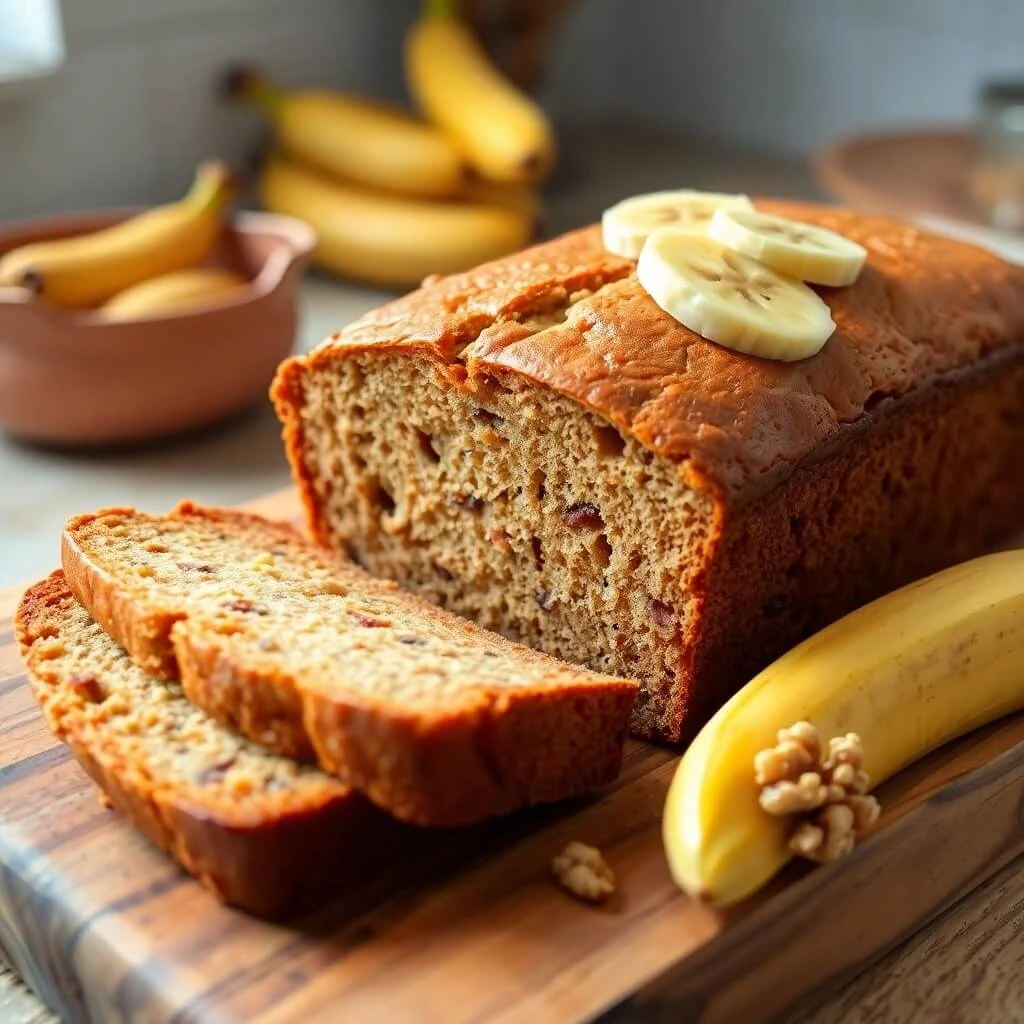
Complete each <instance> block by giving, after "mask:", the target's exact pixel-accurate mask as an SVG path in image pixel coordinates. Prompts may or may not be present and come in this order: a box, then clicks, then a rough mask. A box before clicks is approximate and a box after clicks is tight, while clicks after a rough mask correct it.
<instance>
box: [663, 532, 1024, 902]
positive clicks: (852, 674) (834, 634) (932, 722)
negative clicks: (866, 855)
mask: <svg viewBox="0 0 1024 1024" xmlns="http://www.w3.org/2000/svg"><path fill="white" fill-rule="evenodd" d="M1022 708H1024V550H1017V551H1007V552H1003V553H1000V554H995V555H988V556H986V557H984V558H978V559H975V560H974V561H970V562H965V563H964V564H962V565H958V566H955V567H954V568H952V569H947V570H945V571H944V572H940V573H937V574H936V575H934V576H929V577H928V578H926V579H923V580H920V581H918V582H916V583H912V584H911V585H910V586H907V587H903V588H902V589H901V590H897V591H894V592H893V593H891V594H888V595H887V596H885V597H882V598H880V599H879V600H877V601H875V602H873V603H872V604H869V605H866V606H865V607H863V608H861V609H860V610H859V611H856V612H853V613H852V614H851V615H848V616H846V618H844V619H840V620H839V621H838V622H836V623H834V624H833V625H831V626H829V627H828V628H826V629H824V630H822V631H821V632H820V633H818V634H816V635H815V636H813V637H811V638H810V639H809V640H806V641H805V642H804V643H802V644H800V645H799V646H797V647H795V648H794V649H793V650H792V651H790V652H789V653H788V654H785V655H783V656H782V657H781V658H780V659H779V660H778V661H776V662H775V663H774V664H772V665H770V666H769V667H768V668H766V669H765V670H764V671H763V672H761V673H760V674H759V675H758V676H756V677H755V678H754V679H753V680H752V681H751V682H750V683H749V684H748V685H747V686H746V687H744V688H743V689H742V690H741V691H740V692H739V693H738V694H737V695H736V696H735V697H733V698H732V700H730V701H729V703H728V704H726V705H725V706H724V707H723V708H722V709H721V710H720V711H719V712H718V713H717V714H716V715H715V716H714V718H712V719H711V721H710V722H709V723H708V724H707V725H706V726H705V727H704V729H703V730H702V731H701V732H700V733H699V734H698V736H697V738H696V740H695V741H694V742H693V744H692V745H691V746H690V748H689V749H688V750H687V751H686V753H685V754H684V755H683V758H682V761H681V762H680V765H679V768H678V769H677V771H676V775H675V778H674V779H673V782H672V785H671V788H670V789H669V794H668V800H667V803H666V805H665V818H664V840H665V848H666V852H667V854H668V860H669V864H670V867H671V869H672V874H673V876H674V878H675V880H676V882H677V883H678V884H679V886H680V887H681V888H683V889H684V890H686V891H687V892H688V893H690V894H692V895H694V896H696V897H699V898H701V899H704V900H708V901H710V902H711V903H714V904H718V905H727V904H730V903H735V902H737V901H738V900H741V899H743V898H744V897H746V896H749V895H750V894H751V893H753V892H755V891H756V890H757V889H759V888H760V887H761V886H763V885H764V884H765V883H766V882H767V881H768V880H769V879H770V878H771V877H772V876H773V875H774V874H775V873H776V872H777V871H778V870H779V869H780V868H781V867H782V866H783V865H784V864H785V863H786V861H787V860H788V859H789V857H790V852H789V850H788V848H787V845H786V843H787V827H788V825H787V821H786V819H782V818H777V817H772V816H771V815H769V814H767V813H766V812H765V811H763V810H762V809H761V807H760V805H759V803H758V788H757V786H756V785H755V782H754V757H755V755H756V754H757V753H758V752H759V751H761V750H765V749H768V748H770V747H772V746H773V745H774V744H775V737H776V732H777V731H778V730H779V729H781V728H788V727H789V726H791V725H793V724H794V723H795V722H798V721H801V720H806V721H809V722H810V723H811V724H812V725H814V726H815V727H816V728H817V729H818V732H819V734H820V735H821V736H823V737H832V736H841V735H843V734H845V733H849V732H855V733H857V734H859V735H860V737H861V739H862V741H863V745H864V769H865V770H866V771H867V773H868V774H869V776H870V778H871V781H872V783H873V784H876V783H879V782H882V781H883V780H885V779H887V778H889V777H890V776H892V775H894V774H895V773H896V772H898V771H899V770H900V769H901V768H903V767H904V766H906V765H908V764H910V763H911V762H912V761H916V760H917V759H918V758H921V757H923V756H924V755H925V754H927V753H929V752H930V751H932V750H934V749H935V748H937V747H939V746H941V745H942V744H944V743H947V742H949V741H950V740H952V739H955V738H956V737H957V736H960V735H962V734H964V733H966V732H969V731H970V730H972V729H977V728H979V727H980V726H982V725H985V724H986V723H988V722H991V721H993V720H995V719H997V718H1000V717H1001V716H1003V715H1007V714H1010V713H1011V712H1014V711H1019V710H1021V709H1022Z"/></svg>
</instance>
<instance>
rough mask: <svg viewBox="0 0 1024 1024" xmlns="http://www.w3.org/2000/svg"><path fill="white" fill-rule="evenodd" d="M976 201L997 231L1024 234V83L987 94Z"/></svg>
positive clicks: (995, 86)
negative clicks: (1023, 232) (998, 229)
mask: <svg viewBox="0 0 1024 1024" xmlns="http://www.w3.org/2000/svg"><path fill="white" fill-rule="evenodd" d="M971 197H972V199H973V201H974V203H975V205H976V206H977V208H978V212H979V214H980V215H981V216H982V217H984V219H985V220H986V221H987V222H988V223H989V224H991V225H992V226H993V227H996V228H1000V229H1002V230H1004V231H1022V230H1024V79H1021V80H1007V81H994V82H989V83H987V84H986V85H985V86H984V87H983V88H982V90H981V93H980V96H979V111H978V123H977V130H976V137H975V160H974V167H973V170H972V174H971Z"/></svg>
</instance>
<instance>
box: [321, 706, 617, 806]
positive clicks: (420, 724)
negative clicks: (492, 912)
mask: <svg viewBox="0 0 1024 1024" xmlns="http://www.w3.org/2000/svg"><path fill="white" fill-rule="evenodd" d="M635 699H636V693H635V691H634V690H633V689H631V688H628V687H625V686H623V687H608V686H601V687H598V686H593V687H590V688H588V687H585V686H579V687H576V688H575V689H573V690H572V691H569V692H560V693H552V691H550V690H546V689H545V690H540V691H529V690H526V691H522V690H517V691H514V692H510V693H503V694H498V693H495V694H490V695H487V696H486V697H484V698H483V699H481V700H480V701H479V704H478V706H477V708H476V709H474V710H470V711H465V712H463V713H461V714H459V715H457V716H456V715H448V716H438V717H437V719H436V720H435V721H432V722H429V723H425V722H424V721H423V718H422V717H421V716H416V715H412V714H407V715H402V714H400V713H397V712H396V710H395V709H393V708H386V707H384V706H381V705H376V706H374V705H368V704H366V703H365V702H360V703H359V704H356V703H354V702H346V701H345V700H344V699H341V698H339V697H337V696H333V695H332V696H327V695H324V694H317V693H313V694H311V695H310V699H309V702H308V704H307V709H306V721H307V728H308V729H309V731H310V735H311V736H312V738H313V741H314V743H315V744H316V746H317V755H318V757H317V759H318V761H319V763H320V764H321V765H322V766H323V767H324V768H325V769H327V770H328V771H333V772H335V773H336V774H338V775H339V776H341V777H342V778H344V779H345V780H346V781H348V782H349V783H350V784H351V785H353V786H355V787H356V788H357V789H359V790H360V791H361V792H364V793H366V795H367V796H369V797H370V799H371V800H373V801H374V802H375V803H377V804H378V805H379V806H381V807H386V808H387V809H388V811H389V812H390V813H392V814H394V815H395V816H396V817H398V818H400V819H401V820H403V821H410V822H414V823H418V824H437V823H443V824H445V825H461V824H471V823H473V822H475V821H479V820H480V819H481V808H487V816H495V815H499V814H505V813H507V812H509V811H513V810H516V809H517V808H520V807H530V806H532V805H534V804H539V803H547V802H550V801H554V800H560V799H563V798H564V797H565V796H567V795H569V794H580V793H588V792H593V791H594V790H597V789H600V788H601V787H602V786H605V785H607V784H608V783H610V782H612V781H613V780H614V779H615V777H616V776H617V775H618V773H619V769H620V767H621V763H622V746H623V743H624V742H625V739H626V731H627V728H628V725H629V719H630V712H631V711H632V708H633V703H634V701H635ZM581 706H586V707H587V709H588V711H587V714H586V715H585V716H582V717H581V715H580V713H579V709H580V707H581ZM382 765H386V766H387V770H386V771H382V770H381V766H382Z"/></svg>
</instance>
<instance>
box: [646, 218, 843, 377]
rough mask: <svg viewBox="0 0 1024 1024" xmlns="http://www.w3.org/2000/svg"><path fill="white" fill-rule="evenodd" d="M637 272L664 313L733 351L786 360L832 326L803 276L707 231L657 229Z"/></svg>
mask: <svg viewBox="0 0 1024 1024" xmlns="http://www.w3.org/2000/svg"><path fill="white" fill-rule="evenodd" d="M636 273H637V278H638V280H639V281H640V284H641V285H643V287H644V289H645V290H646V291H647V292H648V294H649V295H650V296H651V298H652V299H654V301H655V302H656V303H657V304H658V305H659V306H661V308H662V309H663V310H665V312H666V313H668V314H669V315H670V316H672V317H674V318H675V319H676V320H678V321H679V322H680V323H681V324H684V325H685V326H686V327H689V328H690V330H691V331H693V332H694V333H695V334H699V335H700V336H701V337H702V338H707V339H708V340H709V341H714V342H717V343H718V344H719V345H723V346H725V347H726V348H731V349H735V350H736V351H737V352H746V353H748V354H749V355H754V356H762V357H763V358H765V359H779V360H782V361H784V362H792V361H794V360H797V359H806V358H807V357H808V356H812V355H814V354H815V353H816V352H818V351H820V350H821V347H822V346H823V345H824V344H825V342H826V341H828V339H829V338H830V337H831V336H832V333H833V332H834V331H835V323H834V322H833V320H832V312H831V310H830V309H829V307H828V306H827V305H826V304H825V303H824V302H823V301H822V300H821V298H820V297H819V296H818V295H817V294H816V293H815V292H814V291H812V290H811V289H810V288H808V287H807V285H805V284H804V283H803V282H801V281H797V280H796V279H795V278H791V277H786V276H785V275H783V274H779V273H777V272H776V271H774V270H771V269H769V268H768V267H766V266H765V265H764V264H763V263H760V262H758V261H757V260H753V259H750V258H749V257H747V256H742V255H740V254H739V253H736V252H732V251H731V250H729V249H727V248H725V246H723V245H720V244H719V243H718V242H715V241H713V240H711V239H710V238H701V237H697V236H694V235H690V234H688V233H686V232H681V231H675V230H673V229H670V228H664V229H662V230H661V231H658V232H655V233H654V234H653V235H651V237H650V238H649V239H648V240H647V243H646V244H645V245H644V249H643V252H642V253H641V254H640V260H639V262H638V263H637V268H636Z"/></svg>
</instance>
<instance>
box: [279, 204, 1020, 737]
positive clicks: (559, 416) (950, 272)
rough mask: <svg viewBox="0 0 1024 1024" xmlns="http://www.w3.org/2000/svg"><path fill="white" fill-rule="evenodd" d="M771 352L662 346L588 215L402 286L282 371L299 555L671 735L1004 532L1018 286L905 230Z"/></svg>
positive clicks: (665, 321)
mask: <svg viewBox="0 0 1024 1024" xmlns="http://www.w3.org/2000/svg"><path fill="white" fill-rule="evenodd" d="M757 205H758V206H759V208H761V209H764V210H767V211H770V212H775V213H779V214H783V215H785V216H789V217H793V218H796V219H799V220H805V221H809V222H812V223H815V224H819V225H823V226H825V227H828V228H831V229H832V230H834V231H838V232H839V233H841V234H843V235H846V236H847V237H849V238H852V239H853V240H855V241H857V242H859V243H861V244H862V245H864V246H865V247H866V248H867V250H868V260H867V265H866V267H865V269H864V271H863V273H862V274H861V275H860V278H859V279H858V280H857V282H856V283H855V284H854V285H853V286H851V287H848V288H836V289H829V288H818V289H817V290H818V292H819V293H820V294H821V295H822V297H823V298H824V299H825V301H826V302H827V303H828V304H829V306H830V307H831V309H832V313H833V318H834V320H835V322H836V324H837V330H836V332H835V334H834V335H833V336H832V338H831V339H830V340H829V342H828V343H827V344H826V346H825V348H824V349H823V350H822V351H821V352H820V353H819V354H818V355H816V356H814V357H813V358H810V359H807V360H804V361H801V362H796V363H788V364H787V363H779V362H772V361H767V360H761V359H757V358H754V357H750V356H745V355H742V354H739V353H737V352H734V351H730V350H728V349H725V348H721V347H719V346H717V345H715V344H713V343H711V342H708V341H705V340H703V339H702V338H700V337H699V336H697V335H695V334H693V333H691V332H690V331H689V330H688V329H687V328H685V327H684V326H683V325H682V324H680V323H678V322H677V321H675V320H673V319H672V318H671V317H669V316H668V315H667V314H666V313H664V312H663V311H662V310H661V309H659V307H658V306H657V305H656V304H655V302H654V301H653V300H652V299H651V298H650V297H649V296H648V295H647V294H646V293H645V292H644V290H643V289H642V288H641V287H640V286H639V284H638V282H637V279H636V274H635V264H634V263H633V262H632V261H630V260H626V259H622V258H619V257H617V256H613V255H611V254H609V253H608V252H606V251H604V249H603V248H602V245H601V237H600V232H599V231H598V229H596V228H588V229H585V230H582V231H577V232H574V233H572V234H569V235H566V236H564V237H562V238H558V239H555V240H554V241H552V242H549V243H546V244H543V245H540V246H537V247H535V248H533V249H530V250H527V251H526V252H524V253H521V254H519V255H517V256H514V257H511V258H508V259H505V260H501V261H498V262H495V263H491V264H487V265H485V266H483V267H481V268H479V269H478V270H476V271H473V272H470V273H467V274H462V275H458V276H454V277H450V278H446V279H443V280H434V281H428V282H425V283H424V286H423V287H422V288H421V289H420V290H419V291H417V292H414V293H413V294H411V295H409V296H406V297H404V298H401V299H399V300H397V301H395V302H392V303H390V304H388V305H385V306H384V307H382V308H381V309H379V310H377V311H376V312H374V313H371V314H369V315H368V316H366V317H364V318H363V319H361V320H359V321H358V322H356V323H355V324H353V325H352V326H351V327H349V328H348V329H346V330H344V331H342V332H341V333H339V334H336V335H334V336H333V337H332V338H330V339H328V341H326V342H325V343H324V344H323V345H322V346H321V347H320V348H318V349H317V350H315V351H314V352H313V353H311V354H310V355H307V356H302V357H298V358H295V359H292V360H291V361H289V362H286V363H285V364H284V365H283V366H282V368H281V370H280V372H279V375H278V378H277V381H276V383H275V387H274V391H273V394H274V397H275V400H276V403H277V408H278V412H279V415H280V417H281V419H282V421H283V424H284V437H285V443H286V447H287V452H288V456H289V459H290V461H291V464H292V467H293V471H294V475H295V477H296V480H297V481H298V484H299V487H300V489H301V493H302V498H303V501H304V502H305V506H306V510H307V514H308V519H309V524H310V527H311V529H312V532H313V533H314V535H315V536H316V538H317V539H319V540H320V541H322V542H324V543H325V544H328V545H333V546H334V547H335V548H338V549H344V550H346V551H347V552H348V553H349V554H350V555H351V557H353V558H354V559H355V560H356V561H358V562H359V563H360V564H362V565H363V566H365V567H366V568H367V569H369V570H370V571H371V572H373V573H374V574H377V575H380V576H387V577H390V578H392V579H395V580H397V581H399V582H400V583H401V584H402V585H403V586H406V587H408V588H410V589H413V590H415V591H418V592H419V593H421V594H423V595H425V596H426V597H428V598H429V599H431V600H432V601H436V602H438V603H440V604H443V605H444V606H446V607H448V608H450V609H452V610H453V611H457V612H459V613H460V614H462V615H466V616H468V617H471V618H473V619H474V620H475V621H477V622H479V623H480V624H481V625H484V626H486V627H488V628H490V629H495V630H498V631H500V632H503V633H504V634H505V635H506V636H509V637H510V638H512V639H515V640H518V641H521V642H523V643H526V644H528V645H530V646H532V647H536V648H539V649H542V650H545V651H548V652H550V653H552V654H555V655H557V656H559V657H561V658H565V659H567V660H571V661H576V662H579V663H581V664H586V665H589V666H590V667H591V668H593V669H596V670H598V671H602V672H612V673H617V674H625V675H629V676H634V677H638V678H639V679H640V680H641V682H642V685H643V692H642V693H641V696H640V698H639V699H638V701H637V705H636V709H635V713H634V721H633V726H634V729H635V731H636V732H637V733H638V734H640V735H642V736H647V737H662V738H666V739H669V740H678V739H680V738H681V737H683V736H684V735H685V734H686V733H688V732H691V731H692V730H693V729H694V728H695V727H696V726H698V725H699V724H700V723H701V722H702V721H703V720H704V719H705V718H706V717H707V716H708V714H709V713H710V712H711V711H713V710H714V709H715V708H716V707H717V706H718V705H719V704H721V703H722V701H723V700H724V699H725V698H726V697H728V696H729V694H730V693H731V692H733V691H734V690H735V689H736V688H737V687H738V686H739V685H741V684H742V683H743V682H744V681H745V680H746V679H747V678H748V677H749V676H750V675H752V674H753V673H754V672H756V671H757V670H758V669H759V668H761V667H762V666H763V665H765V664H766V663H768V662H769V661H770V660H772V659H773V658H774V657H776V656H777V655H779V654H780V653H781V652H782V651H783V650H784V649H786V648H788V647H789V646H791V645H792V644H794V643H795V642H796V641H798V640H799V639H801V638H802V637H804V636H805V635H807V634H809V633H810V632H812V631H814V630H816V629H818V628H820V627H821V626H823V625H825V624H826V623H828V622H829V621H831V620H833V619H835V618H837V617H838V616H840V615H842V614H844V613H846V612H847V611H849V610H850V609H851V608H853V607H854V606H856V605H858V604H861V603H863V602H865V601H867V600H869V599H871V598H873V597H874V596H876V595H878V594H879V593H881V592H883V591H886V590H889V589H892V588H894V587H896V586H898V585H900V584H903V583H905V582H907V581H908V580H910V579H912V578H914V577H918V576H921V575H923V574H926V573H928V572H931V571H933V570H936V569H939V568H941V567H943V566H945V565H947V564H950V563H953V562H956V561H958V560H961V559H965V558H967V557H969V556H972V555H975V554H977V553H979V552H980V551H982V550H983V549H985V548H986V547H988V546H989V545H990V544H992V543H993V542H994V541H996V540H997V539H998V538H999V537H1000V536H1001V535H1003V534H1005V533H1007V532H1008V531H1009V530H1010V529H1011V528H1012V527H1013V526H1015V525H1017V524H1019V523H1020V522H1021V521H1022V519H1024V473H1022V472H1021V465H1022V455H1024V271H1022V270H1021V269H1019V268H1017V267H1013V266H1010V265H1007V264H1005V263H1003V262H1002V261H1000V260H999V259H998V258H996V257H995V256H993V255H991V254H989V253H988V252H985V251H983V250H981V249H978V248H974V247H972V246H969V245H965V244H962V243H959V242H954V241H951V240H948V239H945V238H940V237H935V236H931V235H928V234H926V233H924V232H922V231H919V230H917V229H916V228H914V227H911V226H909V225H906V224H903V223H900V222H897V221H894V220H891V219H887V218H882V217H874V216H863V215H858V214H855V213H852V212H846V211H841V210H835V209H830V208H824V207H815V206H808V205H802V204H789V203H774V202H772V203H764V202H762V203H758V204H757Z"/></svg>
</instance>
